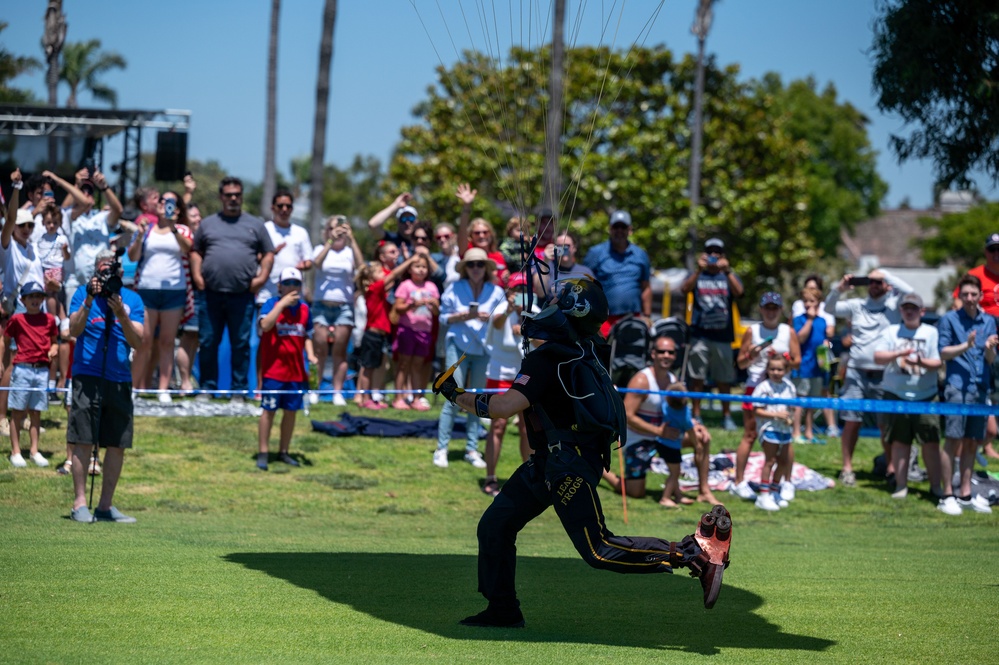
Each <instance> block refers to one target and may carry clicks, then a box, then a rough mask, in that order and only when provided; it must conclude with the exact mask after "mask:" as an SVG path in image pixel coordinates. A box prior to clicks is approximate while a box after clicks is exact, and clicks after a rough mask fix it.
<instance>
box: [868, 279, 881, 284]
mask: <svg viewBox="0 0 999 665" xmlns="http://www.w3.org/2000/svg"><path fill="white" fill-rule="evenodd" d="M884 283H885V281H884V280H883V279H871V280H869V281H868V284H884Z"/></svg>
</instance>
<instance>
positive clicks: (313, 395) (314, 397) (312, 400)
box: [306, 390, 342, 404]
mask: <svg viewBox="0 0 999 665" xmlns="http://www.w3.org/2000/svg"><path fill="white" fill-rule="evenodd" d="M306 395H307V396H308V399H309V404H319V393H317V392H316V391H314V390H310V391H308V392H307V393H306ZM341 399H342V398H341Z"/></svg>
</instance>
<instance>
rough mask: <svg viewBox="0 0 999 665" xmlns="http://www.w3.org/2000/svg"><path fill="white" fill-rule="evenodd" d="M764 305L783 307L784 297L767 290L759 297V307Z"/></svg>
mask: <svg viewBox="0 0 999 665" xmlns="http://www.w3.org/2000/svg"><path fill="white" fill-rule="evenodd" d="M709 242H710V241H709ZM766 305H777V306H778V307H783V306H784V299H783V298H781V297H780V294H779V293H777V292H775V291H767V292H766V293H764V294H763V297H762V298H760V307H765V306H766Z"/></svg>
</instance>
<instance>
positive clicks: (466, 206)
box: [455, 182, 479, 257]
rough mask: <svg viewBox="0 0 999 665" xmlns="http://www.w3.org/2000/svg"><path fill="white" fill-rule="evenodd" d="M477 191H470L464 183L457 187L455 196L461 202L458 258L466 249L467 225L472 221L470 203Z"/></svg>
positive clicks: (469, 187)
mask: <svg viewBox="0 0 999 665" xmlns="http://www.w3.org/2000/svg"><path fill="white" fill-rule="evenodd" d="M478 193H479V190H477V189H472V188H471V186H470V185H469V184H468V183H467V182H465V183H462V184H460V185H458V192H457V194H456V195H455V196H457V197H458V200H459V201H461V218H460V219H459V220H458V240H457V242H458V256H459V257H464V256H465V250H467V249H468V223H469V221H471V219H472V201H474V200H475V197H476V195H477V194H478Z"/></svg>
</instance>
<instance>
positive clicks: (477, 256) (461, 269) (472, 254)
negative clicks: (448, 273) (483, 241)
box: [456, 247, 496, 277]
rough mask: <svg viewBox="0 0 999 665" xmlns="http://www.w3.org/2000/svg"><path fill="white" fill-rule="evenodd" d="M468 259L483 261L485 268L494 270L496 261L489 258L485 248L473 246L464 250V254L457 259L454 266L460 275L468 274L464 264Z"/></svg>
mask: <svg viewBox="0 0 999 665" xmlns="http://www.w3.org/2000/svg"><path fill="white" fill-rule="evenodd" d="M469 261H485V263H486V269H487V270H496V262H495V261H493V260H492V259H491V258H489V256H488V255H487V254H486V252H485V250H483V249H479V248H478V247H473V248H471V249H469V250H468V251H466V252H465V256H464V257H463V258H462V259H461V261H458V265H457V266H456V270H457V271H458V274H460V275H461V276H462V277H465V276H467V274H468V271H466V270H465V265H466V264H467V263H468V262H469Z"/></svg>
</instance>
